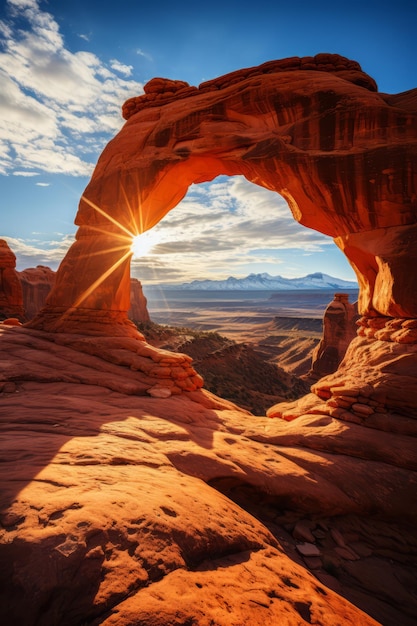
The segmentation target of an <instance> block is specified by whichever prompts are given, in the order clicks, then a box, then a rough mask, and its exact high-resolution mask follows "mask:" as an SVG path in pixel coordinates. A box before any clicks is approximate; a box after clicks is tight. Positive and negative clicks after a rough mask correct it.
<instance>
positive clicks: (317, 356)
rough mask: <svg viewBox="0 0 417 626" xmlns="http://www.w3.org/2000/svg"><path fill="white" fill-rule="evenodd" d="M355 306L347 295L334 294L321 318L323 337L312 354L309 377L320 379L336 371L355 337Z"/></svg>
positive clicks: (356, 315) (356, 317)
mask: <svg viewBox="0 0 417 626" xmlns="http://www.w3.org/2000/svg"><path fill="white" fill-rule="evenodd" d="M357 319H358V311H357V304H356V303H355V304H352V303H351V302H349V295H348V294H345V293H336V294H335V296H334V299H333V301H332V302H330V304H329V305H328V306H327V307H326V310H325V312H324V316H323V337H322V339H321V341H320V343H319V344H318V346H316V348H315V349H314V351H313V354H312V362H311V371H310V376H311V377H314V378H316V379H317V378H322V377H323V376H326V374H332V373H333V372H334V371H335V370H337V368H338V366H339V364H340V362H341V361H342V359H343V357H344V356H345V353H346V350H347V347H348V345H349V344H350V342H351V341H352V339H354V337H356V331H357V327H356V321H357Z"/></svg>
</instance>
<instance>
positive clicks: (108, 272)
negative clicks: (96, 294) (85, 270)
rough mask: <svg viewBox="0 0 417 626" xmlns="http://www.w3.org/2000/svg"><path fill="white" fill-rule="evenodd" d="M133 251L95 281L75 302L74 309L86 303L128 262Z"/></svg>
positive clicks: (127, 253)
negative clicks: (107, 279) (94, 292)
mask: <svg viewBox="0 0 417 626" xmlns="http://www.w3.org/2000/svg"><path fill="white" fill-rule="evenodd" d="M131 254H132V253H131V251H130V250H129V251H128V252H126V254H124V255H123V256H122V257H121V258H120V259H119V260H118V261H116V262H115V263H113V265H112V266H111V267H109V269H108V270H107V271H106V272H104V273H103V274H102V275H101V276H100V277H99V278H97V280H95V281H94V283H93V284H92V285H90V287H89V288H88V289H86V290H85V291H84V292H83V293H82V294H81V295H80V296H79V298H78V299H77V300H76V301H75V302H74V304H73V307H78V306H80V304H81V303H82V302H84V300H86V299H87V298H88V296H90V295H91V294H92V293H93V291H94V290H95V289H96V288H97V287H98V286H99V285H101V283H102V282H104V281H105V280H106V278H108V277H109V276H110V274H112V273H113V272H114V271H115V270H116V269H117V268H118V267H119V265H121V264H122V263H124V262H125V261H126V259H127V258H128V257H129V256H130V255H131Z"/></svg>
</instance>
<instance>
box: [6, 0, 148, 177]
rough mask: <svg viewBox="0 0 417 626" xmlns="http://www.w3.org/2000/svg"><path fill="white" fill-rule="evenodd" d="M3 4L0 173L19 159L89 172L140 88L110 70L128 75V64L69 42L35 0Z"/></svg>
mask: <svg viewBox="0 0 417 626" xmlns="http://www.w3.org/2000/svg"><path fill="white" fill-rule="evenodd" d="M7 6H8V9H9V13H10V16H9V18H8V19H7V20H6V21H3V22H1V23H0V50H1V52H0V81H1V84H2V89H1V93H0V173H3V174H6V173H9V172H10V171H11V170H13V169H15V168H16V166H18V167H19V168H28V169H32V168H35V167H36V170H37V171H47V172H55V173H66V174H69V175H74V176H88V175H90V174H91V171H92V169H93V167H94V162H95V161H96V159H97V156H98V154H99V153H100V152H101V150H102V149H103V147H104V145H105V143H106V142H107V141H108V140H109V139H110V138H111V137H112V136H113V135H114V133H115V132H117V131H118V130H119V128H120V126H121V125H122V123H123V120H122V117H121V106H122V104H123V102H124V101H125V100H126V99H127V98H129V97H131V96H133V95H139V94H140V93H142V92H143V87H142V84H140V83H137V82H135V81H132V80H126V79H125V78H120V76H119V75H118V74H116V73H115V71H117V72H119V73H122V74H123V75H124V76H129V74H130V71H131V67H130V66H127V65H124V64H123V63H121V62H119V61H116V60H113V61H112V62H111V65H110V67H107V66H106V65H105V64H104V63H103V62H102V61H101V60H100V59H99V58H98V57H97V56H96V55H95V54H92V53H91V52H86V51H83V50H80V51H77V52H71V51H70V50H69V49H67V48H66V46H65V41H64V39H63V36H62V34H61V33H60V31H59V26H58V24H57V22H56V21H55V19H54V17H53V16H52V15H51V14H50V13H47V12H45V11H42V10H41V9H40V7H39V4H38V2H37V0H7ZM81 136H82V137H83V141H82V142H80V137H81ZM89 137H90V138H93V141H88V138H89ZM92 152H94V153H95V154H94V156H93V158H92V156H91V154H92Z"/></svg>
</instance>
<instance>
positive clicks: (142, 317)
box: [18, 265, 150, 322]
mask: <svg viewBox="0 0 417 626" xmlns="http://www.w3.org/2000/svg"><path fill="white" fill-rule="evenodd" d="M18 276H19V280H20V283H21V285H22V290H23V309H24V317H25V319H26V320H31V319H33V318H34V317H35V316H36V315H37V314H38V313H39V311H40V310H41V309H42V307H43V306H44V305H45V302H46V299H47V297H48V295H49V292H50V291H51V289H52V287H53V286H54V284H55V278H56V273H55V272H54V271H53V270H51V269H50V268H49V267H44V266H43V265H38V266H37V267H30V268H27V269H25V270H23V271H22V272H18ZM127 315H128V318H129V319H130V320H133V321H135V322H149V321H150V318H149V312H148V309H147V302H146V298H145V295H144V293H143V290H142V284H141V282H140V281H139V280H138V279H137V278H131V279H130V308H129V310H128V312H127Z"/></svg>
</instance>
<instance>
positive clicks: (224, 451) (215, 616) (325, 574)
mask: <svg viewBox="0 0 417 626" xmlns="http://www.w3.org/2000/svg"><path fill="white" fill-rule="evenodd" d="M1 327H2V332H1V335H0V346H1V359H0V364H1V379H2V393H1V394H0V420H1V422H0V424H1V438H0V441H1V459H2V479H1V480H2V491H1V493H2V500H1V510H2V513H1V530H0V539H1V543H0V572H1V585H0V590H1V591H0V596H1V597H0V606H1V616H2V621H3V623H7V624H8V625H10V626H12V625H16V626H17V625H19V626H34V625H35V624H36V625H37V626H52V625H54V626H55V625H56V624H58V623H59V624H61V625H63V626H65V625H68V626H70V625H71V626H74V625H78V624H79V625H81V624H87V623H88V624H105V625H108V626H110V625H111V624H114V625H116V624H117V625H118V626H119V625H123V626H127V625H132V626H133V624H143V625H151V624H152V626H155V625H157V626H166V625H167V624H170V625H173V626H174V625H178V626H179V625H184V624H198V625H199V626H208V625H209V624H211V625H218V626H228V625H234V626H237V625H239V626H240V625H241V624H244V623H250V624H251V625H253V626H256V625H257V624H259V625H261V624H262V625H263V624H265V623H271V624H274V623H277V624H278V623H279V624H289V625H299V624H305V623H312V624H320V625H328V626H330V625H331V626H335V625H336V624H340V625H342V624H343V626H345V625H347V624H355V625H358V624H362V625H367V626H368V625H371V624H377V623H380V624H384V625H387V626H388V625H389V626H391V625H392V626H394V624H395V625H396V626H397V625H398V624H402V625H403V626H408V625H409V626H411V624H413V623H414V617H415V614H416V612H417V600H416V596H415V594H414V592H413V589H415V588H416V586H417V578H416V573H415V572H416V568H415V564H416V555H417V538H416V532H415V521H416V517H417V511H416V507H415V506H413V503H415V492H416V491H415V490H416V486H417V473H416V467H417V455H416V454H415V452H414V451H415V436H414V435H412V434H408V435H406V434H400V433H395V432H384V431H383V430H379V429H376V428H372V427H369V426H367V425H366V422H364V423H360V424H356V423H352V422H347V421H342V420H340V419H336V418H334V417H332V416H331V415H329V414H328V413H324V412H323V413H320V412H319V411H316V412H315V413H314V412H313V413H308V410H306V411H305V414H304V415H302V416H300V417H299V418H298V419H296V420H294V421H291V422H287V421H285V420H281V419H270V418H267V417H259V416H258V417H255V416H253V415H252V414H250V413H248V412H247V411H243V410H242V409H240V408H239V407H237V406H235V405H233V404H231V403H229V402H227V401H225V400H222V399H220V398H218V397H216V396H213V395H212V394H210V393H209V392H207V391H205V390H201V389H200V390H196V391H190V392H186V391H183V392H182V393H181V394H177V395H175V394H174V395H172V396H170V397H167V398H154V397H152V396H150V395H136V394H135V393H126V389H125V385H126V383H127V381H128V380H129V377H130V376H131V375H132V372H133V370H132V369H130V366H128V365H126V364H123V363H118V364H115V363H113V364H110V363H109V361H108V359H107V360H106V359H102V360H101V363H102V369H101V374H100V370H99V368H98V363H99V362H100V357H98V356H97V355H93V354H87V353H85V352H83V353H78V357H77V358H75V357H76V354H77V351H76V350H74V347H71V346H69V345H65V342H60V343H56V342H55V343H53V342H51V341H49V344H50V345H52V346H53V353H51V354H49V355H48V356H47V353H46V352H45V350H43V349H42V342H41V340H40V338H39V333H36V331H33V330H32V331H31V330H29V329H22V328H20V327H7V326H5V325H1ZM19 338H20V339H19ZM22 338H24V340H23V339H22ZM44 341H46V339H44ZM80 354H81V355H82V361H83V362H82V364H81V363H80V358H81V357H80ZM110 369H111V371H110ZM110 379H113V384H112V385H109V384H107V383H108V380H110ZM118 386H119V387H118ZM311 395H314V394H311ZM315 397H316V398H317V396H315ZM319 400H320V399H319ZM409 419H411V418H409Z"/></svg>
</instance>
